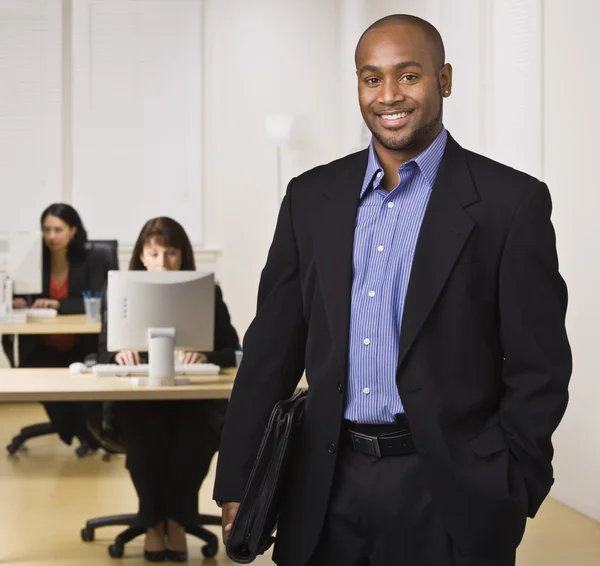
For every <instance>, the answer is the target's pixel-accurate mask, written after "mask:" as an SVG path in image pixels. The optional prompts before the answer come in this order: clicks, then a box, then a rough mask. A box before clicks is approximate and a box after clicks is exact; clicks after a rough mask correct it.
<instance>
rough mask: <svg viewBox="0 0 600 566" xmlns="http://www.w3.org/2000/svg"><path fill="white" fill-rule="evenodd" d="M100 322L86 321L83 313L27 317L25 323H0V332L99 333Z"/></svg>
mask: <svg viewBox="0 0 600 566" xmlns="http://www.w3.org/2000/svg"><path fill="white" fill-rule="evenodd" d="M101 326H102V325H101V323H100V322H88V320H87V318H86V317H85V315H84V314H66V315H58V316H57V317H56V318H36V319H33V318H32V319H29V320H28V321H27V322H26V323H25V324H0V334H100V329H101Z"/></svg>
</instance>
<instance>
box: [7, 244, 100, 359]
mask: <svg viewBox="0 0 600 566" xmlns="http://www.w3.org/2000/svg"><path fill="white" fill-rule="evenodd" d="M109 269H110V266H109V265H108V262H107V260H106V258H105V256H104V255H103V254H101V253H98V252H96V251H95V250H87V251H85V253H84V255H83V256H82V257H81V258H78V259H73V260H71V261H70V263H69V296H68V298H66V299H61V300H60V309H59V314H83V313H84V312H85V308H84V306H83V292H84V291H91V292H92V293H100V292H102V289H103V288H104V287H105V285H106V279H107V275H108V271H109ZM42 278H43V279H42V294H41V295H33V296H32V297H31V298H32V300H34V301H35V299H37V298H49V296H50V262H49V261H47V258H44V263H43V269H42ZM42 338H43V337H42V336H39V335H23V336H19V357H20V361H21V363H20V365H21V366H22V367H27V364H28V358H29V357H30V356H31V355H32V354H33V353H34V351H35V349H36V347H37V346H38V345H39V344H40V343H41V341H42ZM97 341H98V338H97V336H95V335H93V334H79V335H77V345H78V346H79V347H81V349H82V352H83V353H84V354H91V353H94V352H95V351H96V344H97ZM2 342H3V346H4V351H5V353H6V355H7V357H8V358H9V360H10V362H11V365H12V364H13V351H12V337H8V336H3V337H2ZM81 361H83V359H82V360H81Z"/></svg>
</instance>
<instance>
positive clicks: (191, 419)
mask: <svg viewBox="0 0 600 566" xmlns="http://www.w3.org/2000/svg"><path fill="white" fill-rule="evenodd" d="M226 406H227V405H226V402H224V401H211V400H206V401H204V400H198V401H150V402H148V401H131V402H121V403H115V407H114V418H115V421H116V424H117V426H118V428H119V436H120V438H121V440H122V442H123V444H124V446H125V448H126V450H127V463H126V465H127V469H128V470H129V473H130V475H131V479H132V480H133V484H134V486H135V489H136V492H137V495H138V499H139V511H138V519H139V524H140V525H141V526H143V527H146V528H148V527H152V526H154V525H156V523H158V522H159V521H163V520H166V519H173V520H175V521H177V522H178V523H180V524H181V525H183V526H186V527H187V526H194V525H196V523H197V517H198V492H199V491H200V486H201V485H202V482H203V481H204V478H205V477H206V474H207V473H208V469H209V467H210V463H211V460H212V458H213V456H214V455H215V453H216V452H217V450H218V448H219V441H220V438H221V429H222V427H223V420H224V414H225V408H226Z"/></svg>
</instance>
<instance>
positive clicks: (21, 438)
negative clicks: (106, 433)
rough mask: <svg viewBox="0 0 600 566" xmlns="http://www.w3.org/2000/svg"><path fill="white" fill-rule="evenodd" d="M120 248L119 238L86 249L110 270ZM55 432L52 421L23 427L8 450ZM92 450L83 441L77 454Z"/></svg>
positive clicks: (116, 262) (114, 267) (90, 242)
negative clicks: (31, 439)
mask: <svg viewBox="0 0 600 566" xmlns="http://www.w3.org/2000/svg"><path fill="white" fill-rule="evenodd" d="M118 248H119V244H118V241H117V240H88V241H87V242H86V244H85V249H86V250H88V251H95V252H96V253H97V254H98V255H99V256H100V257H102V260H103V261H104V262H105V263H106V265H107V267H108V270H118V269H119V256H118ZM94 357H95V354H94ZM86 361H87V360H86ZM93 362H94V360H91V364H93ZM55 433H56V430H55V429H54V427H53V426H52V423H38V424H34V425H29V426H26V427H23V428H22V429H21V430H20V431H19V434H17V435H16V436H15V437H13V439H12V440H11V442H10V444H8V445H7V447H6V450H7V451H8V453H9V454H15V453H16V452H17V451H18V450H19V449H20V448H21V446H23V444H25V442H27V441H28V440H29V439H30V438H37V437H39V436H47V435H49V434H55ZM91 450H92V449H91V448H90V446H89V445H88V444H87V442H82V443H81V445H80V446H78V447H77V449H76V450H75V454H77V456H78V457H79V458H83V457H84V456H87V454H89V453H90V451H91Z"/></svg>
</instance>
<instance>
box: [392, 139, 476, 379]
mask: <svg viewBox="0 0 600 566" xmlns="http://www.w3.org/2000/svg"><path fill="white" fill-rule="evenodd" d="M478 200H479V197H478V194H477V191H476V189H475V186H474V185H473V181H472V178H471V174H470V171H469V169H468V167H467V163H466V154H465V150H464V149H462V148H461V147H460V146H459V145H458V144H457V143H456V142H455V141H454V140H453V139H452V138H451V137H450V136H448V141H447V144H446V150H445V152H444V157H443V158H442V162H441V164H440V169H439V172H438V175H437V178H436V181H435V184H434V187H433V190H432V193H431V198H430V200H429V205H428V207H427V211H426V212H425V216H424V218H423V224H422V226H421V231H420V233H419V239H418V241H417V247H416V250H415V257H414V261H413V265H412V270H411V275H410V280H409V284H408V291H407V295H406V302H405V305H404V315H403V319H402V329H401V335H400V351H399V355H398V368H400V367H401V366H402V362H403V361H404V359H405V358H406V355H407V353H408V351H409V350H410V348H411V346H412V345H413V343H414V341H415V338H416V337H417V335H418V333H419V331H420V330H421V328H422V326H423V324H424V323H425V320H426V319H427V316H428V315H429V313H430V312H431V309H432V308H433V306H434V304H435V302H436V300H437V298H438V297H439V295H440V293H441V291H442V289H443V287H444V284H445V283H446V280H447V279H448V276H449V275H450V272H451V271H452V268H453V266H454V264H455V262H456V260H457V258H458V255H459V254H460V251H461V250H462V248H463V246H464V245H465V242H466V241H467V239H468V237H469V234H470V233H471V230H472V229H473V226H474V220H473V219H472V218H471V216H469V215H468V214H467V212H466V211H465V210H464V209H465V207H466V206H468V205H469V204H472V203H474V202H477V201H478Z"/></svg>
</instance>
